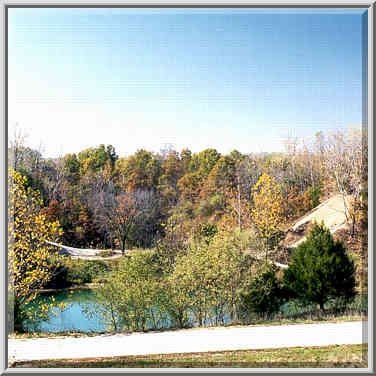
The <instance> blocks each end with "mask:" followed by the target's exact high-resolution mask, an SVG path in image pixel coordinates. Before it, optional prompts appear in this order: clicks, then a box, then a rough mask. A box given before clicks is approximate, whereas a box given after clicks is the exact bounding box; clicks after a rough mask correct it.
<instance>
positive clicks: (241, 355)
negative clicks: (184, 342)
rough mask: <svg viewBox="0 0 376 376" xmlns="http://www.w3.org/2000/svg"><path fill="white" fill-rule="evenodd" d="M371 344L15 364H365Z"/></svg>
mask: <svg viewBox="0 0 376 376" xmlns="http://www.w3.org/2000/svg"><path fill="white" fill-rule="evenodd" d="M367 354H368V346H367V344H363V345H331V346H323V347H293V348H279V349H262V350H238V351H214V352H206V353H185V354H166V355H144V356H124V357H112V358H88V359H63V360H38V361H24V362H16V363H14V364H13V365H12V368H365V367H367V364H368V363H367Z"/></svg>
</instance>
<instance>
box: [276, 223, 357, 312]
mask: <svg viewBox="0 0 376 376" xmlns="http://www.w3.org/2000/svg"><path fill="white" fill-rule="evenodd" d="M354 274H355V269H354V263H353V261H352V260H351V259H350V258H349V256H348V255H347V254H346V249H345V247H344V245H343V243H342V242H340V241H335V240H334V239H333V237H332V235H331V234H330V231H329V229H327V228H325V227H324V225H323V224H321V225H319V224H317V223H315V224H314V227H313V229H312V231H311V232H310V234H309V235H308V237H307V240H306V241H304V242H303V243H301V244H300V245H299V246H298V247H297V248H296V250H295V251H294V253H293V255H292V258H291V262H290V263H289V267H288V269H287V270H286V271H285V273H284V277H283V279H284V285H285V286H286V288H287V289H288V290H289V291H290V293H291V294H292V295H293V296H294V297H297V298H299V299H301V300H302V301H305V302H310V303H317V304H319V306H320V309H324V304H325V303H326V302H327V301H328V300H329V299H331V298H337V297H342V298H344V299H345V300H350V299H351V298H353V297H354V295H355V291H354V288H355V276H354Z"/></svg>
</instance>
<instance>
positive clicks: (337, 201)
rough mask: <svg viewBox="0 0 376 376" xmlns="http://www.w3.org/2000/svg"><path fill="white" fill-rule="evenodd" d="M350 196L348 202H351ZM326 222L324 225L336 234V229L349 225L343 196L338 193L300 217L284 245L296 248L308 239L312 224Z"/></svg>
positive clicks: (290, 230)
mask: <svg viewBox="0 0 376 376" xmlns="http://www.w3.org/2000/svg"><path fill="white" fill-rule="evenodd" d="M349 198H350V197H349V196H348V197H346V202H347V203H348V202H349ZM315 221H316V222H318V223H321V222H324V225H325V226H326V227H328V228H329V229H330V232H331V233H332V234H334V233H335V232H336V231H338V230H341V229H344V228H346V227H347V223H346V214H345V203H344V199H343V196H342V195H340V194H337V195H335V196H333V197H331V198H329V199H328V200H326V201H324V202H323V203H321V204H320V205H319V206H317V207H316V208H315V209H313V210H312V211H311V212H309V213H307V214H305V215H304V216H303V217H301V218H299V219H298V220H297V221H296V222H295V224H294V225H293V226H292V227H291V228H290V229H289V230H288V232H287V236H286V239H285V241H284V245H285V246H286V247H288V248H295V247H297V246H298V245H299V244H300V243H301V242H303V241H304V240H305V239H306V235H307V233H308V232H309V229H310V225H311V224H312V223H313V222H315Z"/></svg>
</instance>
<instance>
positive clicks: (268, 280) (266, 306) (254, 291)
mask: <svg viewBox="0 0 376 376" xmlns="http://www.w3.org/2000/svg"><path fill="white" fill-rule="evenodd" d="M285 295H286V294H285V292H284V289H283V286H282V283H281V282H280V281H279V280H278V279H277V277H276V269H275V267H272V266H270V265H268V266H266V267H264V268H263V270H262V271H261V272H260V273H259V274H258V275H257V276H256V277H255V278H254V280H253V281H252V283H251V284H250V286H249V288H248V289H247V290H246V291H245V292H244V293H243V294H242V311H243V313H246V314H249V313H252V312H255V313H259V314H260V313H261V314H262V313H264V314H265V313H266V314H272V313H275V312H277V311H278V310H279V308H280V306H281V305H282V304H283V303H284V301H285Z"/></svg>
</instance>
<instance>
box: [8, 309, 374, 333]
mask: <svg viewBox="0 0 376 376" xmlns="http://www.w3.org/2000/svg"><path fill="white" fill-rule="evenodd" d="M362 320H365V321H367V317H365V316H360V315H342V316H323V317H322V318H320V319H281V320H258V321H255V322H254V323H252V324H249V325H245V324H242V323H239V324H234V323H232V324H228V325H222V326H220V327H216V326H210V327H194V328H189V329H180V328H167V329H159V330H156V329H149V330H146V331H145V333H147V332H167V331H177V330H201V329H204V328H211V329H215V328H242V327H243V328H249V327H254V326H276V325H298V324H325V323H341V322H348V321H362ZM111 334H119V333H115V332H77V331H70V332H55V333H47V332H33V333H10V334H9V335H8V338H9V339H26V338H64V337H93V336H99V335H111Z"/></svg>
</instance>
